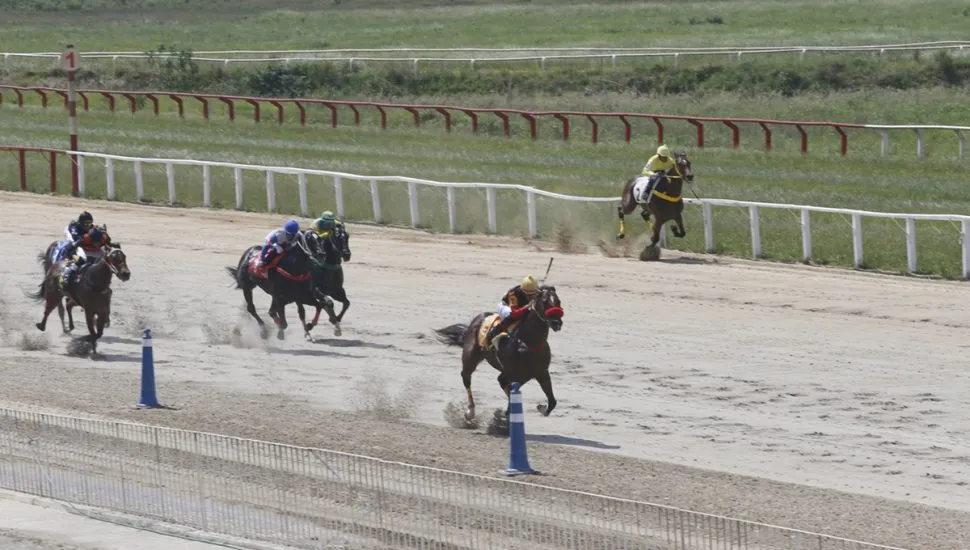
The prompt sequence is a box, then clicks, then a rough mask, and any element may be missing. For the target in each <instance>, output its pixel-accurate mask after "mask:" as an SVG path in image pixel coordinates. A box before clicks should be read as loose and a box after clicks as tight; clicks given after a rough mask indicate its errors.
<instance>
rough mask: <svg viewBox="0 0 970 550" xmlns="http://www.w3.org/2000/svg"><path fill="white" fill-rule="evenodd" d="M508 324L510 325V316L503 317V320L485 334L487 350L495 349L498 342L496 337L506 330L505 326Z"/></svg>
mask: <svg viewBox="0 0 970 550" xmlns="http://www.w3.org/2000/svg"><path fill="white" fill-rule="evenodd" d="M508 325H509V323H508V317H506V318H505V319H502V320H501V321H499V322H498V323H496V324H495V326H494V327H492V328H491V329H490V330H489V331H488V334H486V335H485V344H486V348H485V349H487V350H492V349H495V345H496V344H497V342H495V341H494V340H495V337H496V336H498V335H499V333H500V332H502V331H503V330H505V328H506V327H507V326H508Z"/></svg>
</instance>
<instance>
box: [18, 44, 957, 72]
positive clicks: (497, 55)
mask: <svg viewBox="0 0 970 550" xmlns="http://www.w3.org/2000/svg"><path fill="white" fill-rule="evenodd" d="M930 50H933V51H948V52H951V53H952V54H954V55H960V56H962V55H964V53H965V52H970V41H963V40H942V41H933V42H912V43H902V44H866V45H846V46H791V45H777V46H774V45H768V46H718V47H694V48H690V47H685V48H675V47H667V46H660V47H642V48H636V47H630V48H610V47H603V48H594V47H564V48H359V49H329V50H207V51H198V52H193V55H192V58H193V59H194V60H195V61H199V62H208V63H222V64H223V65H229V64H231V63H267V62H284V63H289V62H297V61H299V62H310V61H341V62H347V63H350V64H353V63H354V62H358V61H360V62H367V61H380V62H410V63H412V64H413V65H414V67H415V68H417V66H418V64H419V63H420V62H457V63H466V64H469V65H470V66H472V67H474V66H475V64H476V63H481V62H508V61H536V62H538V63H539V66H540V67H543V68H544V67H545V65H546V61H550V60H551V61H556V60H581V59H589V60H609V61H610V64H611V66H612V67H615V66H616V62H617V60H623V59H631V58H632V59H637V58H651V57H654V58H655V57H660V58H670V59H672V60H673V63H674V65H675V66H676V65H677V62H678V61H679V59H680V58H681V57H692V56H715V55H722V56H724V55H726V56H728V57H730V58H732V59H742V58H743V57H744V56H750V55H765V54H790V53H795V54H798V58H799V59H800V60H803V59H805V57H806V55H807V54H808V53H810V52H811V53H849V52H871V53H874V54H878V55H882V54H886V53H888V52H908V51H930ZM0 55H2V56H3V59H4V67H5V68H6V69H9V68H10V67H11V62H12V61H13V60H15V59H29V60H34V59H49V60H51V61H52V62H53V63H55V64H56V63H57V59H58V58H59V55H60V54H59V53H58V52H4V53H0ZM152 55H153V56H154V57H160V58H164V57H167V56H170V55H172V54H169V53H158V54H152ZM82 56H83V57H84V58H86V59H110V60H111V61H112V62H116V61H117V60H119V59H148V57H149V55H148V54H147V53H146V52H135V51H124V52H122V51H117V52H82Z"/></svg>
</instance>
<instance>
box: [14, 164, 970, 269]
mask: <svg viewBox="0 0 970 550" xmlns="http://www.w3.org/2000/svg"><path fill="white" fill-rule="evenodd" d="M0 154H10V155H13V156H14V158H15V159H16V165H17V172H18V177H19V188H20V189H21V190H24V191H27V190H37V187H36V186H35V185H33V184H32V181H36V180H37V179H43V181H44V182H45V185H44V186H43V189H44V190H45V191H46V190H48V189H49V191H50V192H51V193H56V192H62V193H67V192H70V193H72V194H74V195H78V196H94V197H103V198H106V199H108V200H131V201H137V202H167V203H169V204H201V206H204V207H207V208H208V207H228V208H235V209H240V210H241V209H253V210H262V211H268V212H299V213H300V214H302V215H303V216H310V215H313V214H314V213H315V210H323V209H334V210H336V212H337V215H338V216H340V217H342V218H345V219H348V220H353V221H370V222H374V223H392V224H400V225H410V226H411V227H415V228H432V229H439V228H440V229H441V230H443V231H447V232H449V233H460V232H479V231H484V232H487V233H491V234H497V233H505V234H516V233H520V234H523V235H524V236H528V237H530V238H539V237H542V236H543V235H550V234H552V233H553V231H554V230H553V227H554V225H555V224H556V223H557V221H558V220H557V218H560V217H562V214H563V212H562V211H561V209H560V208H559V207H560V206H561V205H563V204H577V203H580V204H589V205H599V206H602V207H603V208H602V211H601V212H600V215H601V216H602V217H603V219H605V220H610V221H611V222H612V220H614V219H615V215H616V214H615V206H616V205H618V204H619V197H581V196H573V195H564V194H560V193H553V192H550V191H545V190H542V189H537V188H534V187H528V186H524V185H511V184H496V183H472V182H460V183H459V182H439V181H433V180H427V179H418V178H410V177H404V176H369V175H362V174H352V173H347V172H335V171H329V170H312V169H302V168H292V167H281V166H260V165H249V164H236V163H230V162H212V161H203V160H188V159H159V158H138V157H126V156H120V155H108V154H101V153H88V152H75V153H71V152H69V151H65V150H61V149H39V148H25V147H0ZM59 159H60V160H59ZM72 159H73V160H72ZM65 166H66V167H68V168H70V169H72V170H71V172H73V174H72V175H73V176H74V178H76V181H75V182H74V183H73V185H72V186H68V185H67V182H69V181H71V180H70V179H69V178H68V177H66V176H65V175H64V171H65V170H64V169H63V168H64V167H65ZM42 174H43V175H42ZM230 174H231V176H230ZM28 175H30V176H31V177H28ZM98 179H100V180H101V181H103V182H104V187H103V192H102V191H101V190H100V189H93V186H94V185H96V182H97V181H98ZM48 186H49V187H48ZM98 187H100V185H98ZM253 187H258V191H256V192H254V189H253ZM247 189H248V191H247ZM500 194H501V195H500ZM684 200H685V202H686V203H687V205H688V206H689V207H690V208H689V210H690V209H694V213H696V215H698V216H699V220H698V221H699V223H700V224H701V225H702V227H703V250H704V251H707V252H716V251H717V247H716V243H717V239H718V237H717V235H715V227H716V226H717V224H716V220H717V217H718V216H720V215H722V214H718V216H716V215H715V209H719V212H722V213H723V212H725V210H728V211H731V212H734V211H737V210H741V211H743V212H744V213H745V218H746V222H745V225H746V226H747V227H746V228H744V229H742V231H743V232H745V233H747V235H746V236H745V237H742V238H747V239H748V242H749V243H750V254H751V256H752V257H754V258H761V257H763V247H762V245H763V239H764V237H765V236H767V237H769V238H770V237H772V233H773V232H779V233H780V232H782V231H787V230H788V229H790V228H792V226H794V227H795V228H796V231H797V234H798V238H799V245H800V246H799V248H800V254H799V259H801V260H803V261H811V260H813V259H815V255H814V250H813V239H814V237H815V236H816V235H817V232H818V230H817V229H815V230H813V225H814V224H813V223H812V218H813V216H818V215H825V214H834V215H838V216H840V217H842V218H843V219H845V220H846V222H845V224H844V225H835V226H831V225H829V226H826V227H825V228H824V229H825V233H826V234H825V235H823V236H824V237H825V238H827V239H829V240H830V241H831V240H832V239H835V240H836V241H838V242H839V243H851V258H852V265H854V266H855V267H864V266H865V257H866V255H865V248H864V242H865V240H864V238H863V220H869V221H878V220H882V221H889V222H893V223H896V224H898V225H900V226H901V227H902V229H903V232H904V235H905V241H904V243H903V246H904V247H905V266H906V267H905V269H906V271H908V272H910V273H915V272H918V271H919V264H918V257H919V250H918V249H919V246H920V243H921V242H922V243H923V246H924V247H928V246H933V245H936V244H938V243H929V242H927V241H925V240H923V239H918V238H917V232H916V223H917V221H934V222H945V223H949V224H952V225H955V226H957V227H958V228H959V232H958V233H953V234H952V237H948V236H944V239H943V240H944V241H946V242H945V243H943V245H942V246H944V247H945V248H946V249H947V250H948V251H953V252H952V253H956V254H959V257H960V258H961V262H960V270H961V271H960V273H962V275H963V277H964V278H970V239H968V238H967V235H970V216H965V215H955V214H904V213H889V212H870V211H864V210H852V209H843V208H827V207H819V206H807V205H794V204H776V203H763V202H751V201H736V200H726V199H708V198H703V199H697V198H685V199H684ZM311 204H314V205H326V208H322V207H321V208H319V209H318V208H313V209H311ZM772 210H776V211H786V212H788V213H789V217H787V218H782V221H784V220H786V219H787V220H788V221H787V222H785V226H781V225H780V223H779V221H778V220H774V222H773V223H772V225H771V226H770V229H769V230H768V233H767V234H766V235H763V231H762V225H763V222H762V219H763V217H765V216H766V212H770V211H772ZM687 215H691V212H688V213H687ZM479 220H481V222H482V223H481V224H479ZM500 220H501V222H502V226H500V225H499V221H500ZM833 227H834V229H833ZM720 230H721V231H725V233H728V232H730V233H729V234H730V236H731V237H732V238H736V237H738V235H737V233H738V232H737V231H736V228H724V227H723V226H721V229H720ZM833 232H834V237H833V236H832V235H831V234H832V233H833ZM786 235H787V233H786ZM870 235H872V236H873V237H874V238H876V239H879V238H881V237H882V234H881V232H872V233H870ZM663 236H664V237H663V238H664V242H663V243H662V244H664V245H666V242H668V239H667V236H666V233H663ZM726 237H727V235H725V238H726ZM786 238H788V237H787V236H786ZM876 242H879V243H883V241H881V240H879V241H876ZM885 246H886V245H883V246H881V247H880V248H877V249H876V251H875V252H876V253H880V254H882V253H885ZM933 252H934V254H939V249H937V248H934V250H933Z"/></svg>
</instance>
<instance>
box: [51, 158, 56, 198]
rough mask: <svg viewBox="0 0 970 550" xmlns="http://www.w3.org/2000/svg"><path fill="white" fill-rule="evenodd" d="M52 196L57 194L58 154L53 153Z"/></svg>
mask: <svg viewBox="0 0 970 550" xmlns="http://www.w3.org/2000/svg"><path fill="white" fill-rule="evenodd" d="M50 169H51V194H53V193H57V153H55V152H54V151H51V167H50Z"/></svg>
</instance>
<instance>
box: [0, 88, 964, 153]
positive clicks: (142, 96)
mask: <svg viewBox="0 0 970 550" xmlns="http://www.w3.org/2000/svg"><path fill="white" fill-rule="evenodd" d="M4 93H6V94H7V95H8V96H9V95H11V94H12V95H13V96H15V97H16V103H17V105H18V106H20V107H23V106H24V104H25V94H36V95H37V96H39V97H40V101H41V105H42V106H43V107H48V106H50V105H51V104H52V102H51V101H50V99H51V97H56V96H60V97H61V98H62V99H63V102H64V104H65V106H66V105H67V97H68V94H67V90H65V89H61V88H48V87H22V86H11V85H0V104H2V103H3V101H4ZM98 96H101V97H104V98H105V99H106V100H107V103H108V109H109V110H110V111H111V112H116V111H117V110H118V109H119V103H121V100H124V101H127V103H128V109H129V110H130V111H131V112H132V113H135V112H136V111H137V110H138V103H139V102H140V101H148V102H150V103H151V105H152V112H153V113H154V114H155V115H159V113H160V107H159V102H160V98H168V99H169V100H171V101H173V102H174V103H175V105H176V107H177V109H178V114H179V116H180V117H183V118H184V117H185V103H186V101H187V100H188V101H192V102H198V103H199V104H200V105H201V107H202V116H203V118H205V119H206V120H209V117H210V114H211V113H210V103H217V104H218V103H220V102H221V103H223V104H225V105H226V107H227V113H228V117H229V120H235V119H236V106H237V105H239V104H248V105H251V106H252V107H253V119H254V121H255V122H261V121H262V120H263V107H270V108H273V109H275V111H276V117H275V118H276V121H277V123H278V124H283V123H284V122H285V117H284V106H285V105H293V106H295V107H296V109H297V110H298V112H299V122H300V124H301V125H306V123H307V110H306V107H307V106H309V105H314V106H323V107H326V108H328V109H329V110H330V113H331V116H330V120H331V126H333V127H336V126H337V124H338V120H339V116H338V107H342V108H345V109H349V110H350V111H352V112H353V116H354V124H355V125H360V121H361V116H360V114H361V109H362V108H371V109H375V110H377V112H378V113H379V114H380V123H381V128H383V129H386V128H387V113H388V111H389V110H398V111H402V110H403V111H407V112H408V113H410V114H411V116H412V118H413V120H414V125H415V126H420V125H421V113H422V112H430V111H433V112H437V113H439V114H440V115H441V116H442V117H443V118H444V122H445V129H446V130H447V131H449V132H450V131H451V129H452V118H453V117H454V116H456V115H465V116H467V117H468V118H469V119H470V120H471V129H472V132H477V131H478V128H479V118H480V117H482V116H495V117H498V119H500V120H501V122H502V128H503V131H504V133H505V136H506V137H511V132H512V130H511V124H510V119H512V118H516V117H521V118H523V119H525V120H526V121H527V123H528V127H529V135H530V137H531V138H532V139H537V137H538V124H539V120H540V119H555V120H557V121H558V123H559V124H560V129H561V132H560V135H561V137H562V139H563V140H568V139H569V136H570V125H571V123H572V122H573V121H574V120H575V119H585V120H586V121H587V122H588V123H589V125H590V134H591V137H592V141H593V143H597V142H598V141H599V138H600V132H599V122H600V121H602V120H603V119H614V120H619V121H620V122H621V123H622V124H623V126H624V133H623V139H624V141H626V142H627V143H629V142H630V140H631V139H632V136H633V127H632V125H631V120H637V119H640V120H642V119H649V120H651V121H652V122H653V123H654V125H655V126H656V128H657V142H658V143H663V142H664V123H665V122H667V121H682V122H686V123H689V124H691V125H693V126H694V127H695V128H696V133H697V147H704V138H705V131H706V129H707V126H706V125H707V124H717V125H724V126H726V127H727V128H728V129H729V130H730V131H731V144H732V146H733V147H735V148H737V147H740V145H741V130H740V127H739V126H738V125H739V124H751V125H757V126H759V127H760V128H761V130H762V132H763V136H764V148H765V149H766V150H771V148H772V134H773V130H775V129H777V128H778V127H793V128H795V130H797V131H798V133H799V135H800V138H801V143H800V149H801V151H802V152H803V153H807V152H808V133H807V132H806V130H805V129H806V128H809V127H825V128H831V129H832V130H833V131H835V132H836V133H837V134H838V136H839V153H840V154H842V155H845V154H846V153H847V151H848V148H849V140H848V136H847V134H846V132H845V130H846V129H866V128H869V129H872V128H874V126H872V125H863V124H854V123H845V122H798V121H788V120H767V119H759V118H724V117H699V116H686V115H663V114H647V113H612V112H582V111H536V112H533V111H523V110H519V109H498V108H475V107H457V106H450V105H416V104H399V103H378V102H373V101H342V100H329V99H308V98H265V97H246V96H231V95H215V94H196V93H175V92H132V91H122V90H78V97H79V98H80V102H81V104H82V106H83V108H84V110H85V111H88V110H90V106H91V101H90V98H91V97H98ZM887 128H888V127H887ZM900 128H903V127H900ZM914 128H915V127H914ZM958 133H959V132H958ZM962 143H963V142H962V137H961V157H962V156H963V155H962V153H963V146H962ZM920 152H921V150H920Z"/></svg>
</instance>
